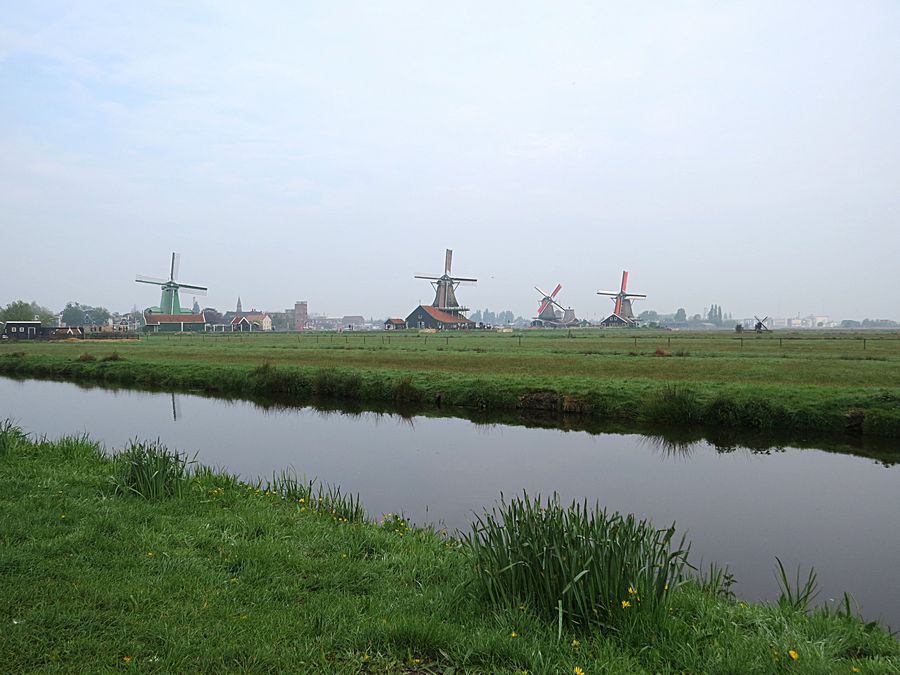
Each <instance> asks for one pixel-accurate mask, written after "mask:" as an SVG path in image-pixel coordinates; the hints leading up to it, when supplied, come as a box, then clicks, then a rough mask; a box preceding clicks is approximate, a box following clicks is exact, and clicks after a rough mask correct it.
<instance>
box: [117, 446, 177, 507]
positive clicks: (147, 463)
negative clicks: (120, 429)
mask: <svg viewBox="0 0 900 675" xmlns="http://www.w3.org/2000/svg"><path fill="white" fill-rule="evenodd" d="M189 464H190V463H189V462H188V461H187V458H186V457H185V455H184V454H182V453H179V452H178V451H176V450H169V449H168V448H167V447H166V446H165V445H162V444H161V443H160V442H159V441H158V440H157V441H150V442H139V441H131V442H130V443H129V444H128V447H127V448H125V450H123V451H122V452H121V453H119V454H118V455H116V456H115V457H114V467H115V472H114V474H113V476H112V484H113V489H114V491H115V494H117V495H135V496H138V497H142V498H144V499H165V498H168V497H182V496H183V495H184V494H185V492H186V491H187V489H188V487H189V486H190V482H191V472H190V466H189Z"/></svg>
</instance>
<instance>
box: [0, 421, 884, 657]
mask: <svg viewBox="0 0 900 675" xmlns="http://www.w3.org/2000/svg"><path fill="white" fill-rule="evenodd" d="M346 487H352V486H346ZM657 525H659V526H662V529H658V528H657V527H656V526H654V524H651V523H647V522H644V521H637V520H636V519H634V518H632V517H630V516H620V515H619V514H611V513H606V512H604V511H603V510H602V509H601V508H599V507H598V505H590V504H573V505H566V504H558V503H556V502H555V501H553V500H533V499H528V498H519V499H513V500H510V501H507V502H505V503H501V504H500V505H498V506H497V507H496V508H495V509H494V510H493V511H492V512H490V513H486V514H484V515H483V516H482V517H481V518H480V519H478V520H477V521H476V523H475V524H474V526H473V528H472V529H471V530H470V531H469V532H466V533H462V534H460V535H458V536H455V535H453V534H446V533H442V532H436V531H433V530H427V529H411V528H409V526H408V525H407V524H406V522H405V521H404V520H403V518H402V517H401V516H398V515H396V514H366V513H365V510H364V505H362V504H360V503H359V501H358V500H357V499H355V497H353V496H352V493H347V492H341V490H339V489H338V488H336V487H335V486H322V485H313V484H310V483H307V482H305V481H303V480H301V479H297V478H296V477H294V476H292V475H290V474H282V475H278V476H274V477H273V479H272V480H271V481H269V482H267V483H264V484H259V485H250V484H246V483H242V482H240V481H239V480H237V479H235V478H234V477H232V476H229V475H228V474H226V473H223V472H219V471H213V470H209V469H205V468H203V467H198V466H195V465H192V464H191V463H190V462H189V461H187V458H185V456H183V455H179V454H177V453H174V452H170V451H168V450H167V449H165V448H163V447H161V446H159V445H158V444H155V443H139V442H133V443H132V444H131V445H130V446H129V447H128V448H124V449H117V450H115V451H104V449H102V448H100V447H99V446H98V445H97V444H96V443H94V442H92V441H91V440H90V439H89V438H87V437H70V438H62V439H58V440H55V441H50V440H47V439H43V438H35V437H28V436H26V435H24V434H23V433H22V432H21V431H20V430H19V429H17V428H16V427H15V426H13V425H11V424H10V423H8V422H7V423H3V424H0V617H2V620H3V624H4V625H3V630H2V631H0V671H2V672H147V673H153V672H210V673H219V672H253V673H259V672H272V673H275V672H311V673H312V672H316V673H318V672H346V673H444V674H449V673H463V672H466V673H523V672H528V673H572V674H580V673H584V674H585V675H594V674H595V673H676V672H677V673H682V672H695V673H696V672H718V673H738V672H739V673H854V672H863V673H896V672H898V671H900V642H898V640H897V639H896V638H895V637H894V636H892V635H891V634H889V632H888V631H887V630H886V629H885V628H883V627H881V626H879V625H877V624H872V623H865V622H864V621H863V620H862V619H860V618H858V617H857V616H856V615H855V610H854V606H853V603H852V601H851V600H850V599H849V598H846V599H845V602H844V603H834V604H829V605H826V607H825V608H819V609H812V606H811V603H810V601H811V600H812V598H813V597H814V594H815V575H814V572H812V571H809V572H808V573H807V571H806V570H803V573H802V574H801V575H800V576H798V577H797V578H796V580H795V579H794V571H793V570H789V571H787V572H783V571H782V572H781V573H779V574H776V573H777V572H778V567H777V562H776V561H775V560H773V561H772V564H773V580H772V583H773V591H778V588H779V587H780V599H779V600H778V602H774V603H771V604H761V603H746V602H743V601H741V600H740V599H739V598H735V597H734V596H733V595H732V594H731V591H730V586H729V583H728V577H727V574H726V573H725V572H724V570H721V569H718V568H716V567H715V566H712V567H710V568H709V569H706V570H696V569H693V568H692V567H691V564H690V554H689V543H688V542H685V541H684V540H683V539H682V538H681V537H680V536H679V535H678V533H677V530H676V528H669V525H670V524H668V523H659V524H657ZM544 570H546V571H547V574H546V575H544V574H541V571H544ZM779 579H780V581H779Z"/></svg>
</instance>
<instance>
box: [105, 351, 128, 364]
mask: <svg viewBox="0 0 900 675" xmlns="http://www.w3.org/2000/svg"><path fill="white" fill-rule="evenodd" d="M124 360H125V357H124V356H122V355H121V354H120V353H119V352H118V350H113V351H112V352H110V353H109V354H107V355H106V356H104V357H103V358H101V359H100V361H102V362H107V361H124Z"/></svg>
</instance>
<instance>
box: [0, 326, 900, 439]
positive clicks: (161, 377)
mask: <svg viewBox="0 0 900 675" xmlns="http://www.w3.org/2000/svg"><path fill="white" fill-rule="evenodd" d="M0 374H6V375H18V376H37V377H50V378H57V379H67V380H82V381H93V382H103V383H108V384H121V385H126V386H128V385H130V386H142V387H157V388H166V389H170V390H195V391H204V392H207V393H213V394H229V395H236V396H248V397H249V396H258V395H268V396H272V395H275V396H283V397H285V398H286V399H287V400H291V401H298V402H299V401H307V400H314V399H335V400H345V401H350V400H352V401H369V402H383V403H406V404H416V405H425V406H441V407H448V406H449V407H454V406H459V407H466V408H471V409H480V410H495V411H503V410H540V411H552V412H563V413H568V414H581V415H584V416H585V417H589V418H592V419H602V420H628V421H638V422H643V423H652V424H663V425H671V426H676V425H680V426H684V425H707V426H719V427H723V428H729V429H743V430H751V431H752V430H762V431H771V430H778V431H796V432H808V431H815V432H825V433H832V434H844V433H849V434H852V435H859V434H865V435H867V436H873V437H874V436H887V437H891V436H898V435H900V335H898V334H896V333H868V334H866V336H860V335H855V334H848V333H841V334H831V333H823V334H821V335H817V336H816V337H815V338H810V337H808V336H806V335H801V334H793V335H792V334H785V335H784V336H777V337H776V336H772V335H765V336H761V337H758V336H749V337H744V338H738V337H735V335H734V334H731V333H718V334H682V333H678V334H674V335H673V334H667V333H663V332H654V331H634V332H632V333H629V332H628V331H606V332H603V331H596V330H594V331H583V332H581V331H573V332H572V333H567V332H565V331H537V332H527V333H526V334H524V335H521V336H520V335H512V334H503V335H500V334H490V333H487V334H482V333H478V334H456V335H443V334H441V335H434V334H431V335H428V334H417V333H414V332H410V333H402V334H394V335H379V334H367V335H363V334H354V335H333V334H332V335H328V334H322V335H298V334H270V335H263V334H255V335H247V336H240V335H228V336H222V335H218V336H213V335H209V336H204V335H186V336H177V335H176V336H165V335H154V336H149V337H144V338H143V339H141V340H139V341H132V342H123V343H117V344H115V345H112V344H110V343H109V342H108V341H103V342H98V343H90V342H80V341H73V342H68V341H67V342H62V343H42V344H28V343H24V342H22V343H14V344H13V343H11V344H3V345H0Z"/></svg>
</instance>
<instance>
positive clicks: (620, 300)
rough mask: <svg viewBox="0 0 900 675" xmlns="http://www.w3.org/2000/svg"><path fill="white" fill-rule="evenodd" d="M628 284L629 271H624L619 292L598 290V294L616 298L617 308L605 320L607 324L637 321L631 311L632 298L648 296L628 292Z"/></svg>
mask: <svg viewBox="0 0 900 675" xmlns="http://www.w3.org/2000/svg"><path fill="white" fill-rule="evenodd" d="M627 285H628V272H625V271H623V272H622V288H621V289H619V292H618V293H614V292H612V291H597V295H611V296H612V297H613V298H615V302H616V308H615V310H613V313H612V314H610V315H609V316H608V317H606V319H604V320H603V324H604V325H606V326H614V325H623V326H632V325H634V323H635V318H634V312H633V311H631V299H632V298H646V297H647V296H646V295H644V294H643V293H628V292H626V287H627Z"/></svg>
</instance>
